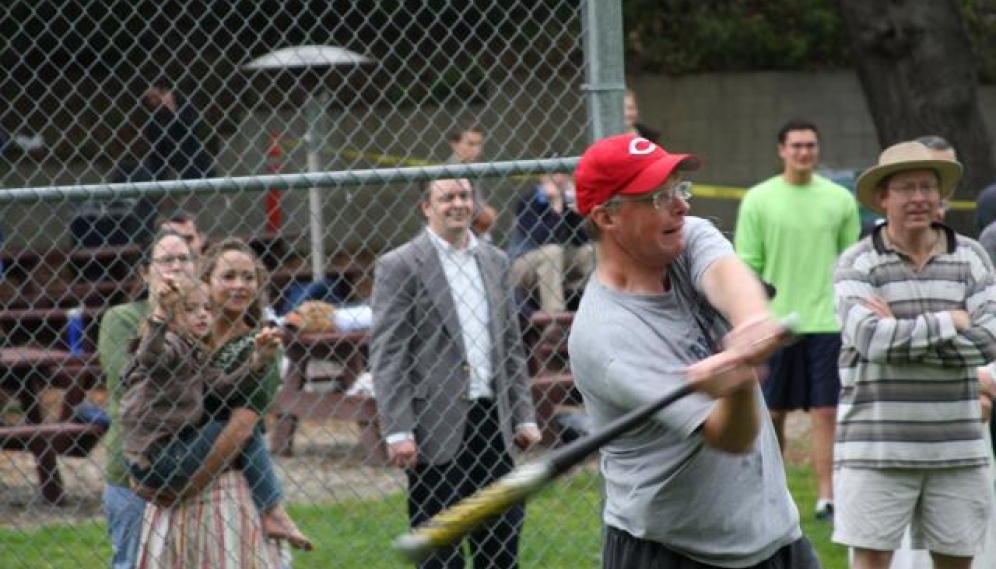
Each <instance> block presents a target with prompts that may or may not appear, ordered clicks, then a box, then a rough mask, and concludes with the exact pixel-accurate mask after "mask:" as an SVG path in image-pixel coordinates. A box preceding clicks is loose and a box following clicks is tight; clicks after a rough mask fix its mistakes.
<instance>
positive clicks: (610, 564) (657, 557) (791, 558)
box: [602, 526, 821, 569]
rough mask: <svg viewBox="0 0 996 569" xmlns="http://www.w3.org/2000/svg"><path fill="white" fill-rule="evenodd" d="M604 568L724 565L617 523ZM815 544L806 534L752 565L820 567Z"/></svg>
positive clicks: (608, 532)
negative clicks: (687, 553) (642, 536)
mask: <svg viewBox="0 0 996 569" xmlns="http://www.w3.org/2000/svg"><path fill="white" fill-rule="evenodd" d="M602 568H603V569H722V568H720V567H718V566H716V565H706V564H705V563H699V562H698V561H695V560H693V559H689V558H688V557H686V556H684V555H681V554H680V553H676V552H674V551H671V550H670V549H668V548H666V547H664V545H663V544H661V543H658V542H656V541H649V540H646V539H640V538H637V537H633V536H632V535H630V534H628V533H626V532H624V531H622V530H620V529H616V528H614V527H611V526H609V527H606V528H605V548H604V551H603V552H602ZM820 568H821V566H820V561H819V559H817V557H816V552H815V551H813V546H812V545H811V544H810V543H809V540H807V539H806V538H805V537H801V538H799V539H797V540H796V541H793V542H792V543H790V544H788V545H786V546H785V547H783V548H781V549H779V550H778V551H776V552H775V554H774V555H772V556H771V557H769V558H768V559H765V560H764V561H762V562H760V563H758V564H757V565H752V566H751V567H750V568H749V569H820Z"/></svg>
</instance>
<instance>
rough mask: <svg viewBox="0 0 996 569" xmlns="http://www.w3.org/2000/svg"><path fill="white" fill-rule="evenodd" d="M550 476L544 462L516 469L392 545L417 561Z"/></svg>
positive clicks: (508, 505)
mask: <svg viewBox="0 0 996 569" xmlns="http://www.w3.org/2000/svg"><path fill="white" fill-rule="evenodd" d="M553 477H554V472H553V470H552V469H551V468H550V464H549V463H548V462H546V461H540V462H535V463H530V464H526V465H523V466H521V467H519V468H516V469H515V470H513V471H512V472H509V473H508V474H507V475H505V476H504V477H502V478H501V479H499V480H498V481H497V482H495V483H494V484H492V485H490V486H488V487H486V488H483V489H481V490H479V491H478V492H476V493H475V494H473V495H472V496H470V497H469V498H467V499H466V500H464V501H462V502H460V503H459V504H456V505H455V506H452V507H451V508H449V509H447V510H444V511H443V512H440V513H439V514H437V515H436V516H434V517H433V518H432V519H430V520H429V521H427V522H426V523H424V524H422V525H421V526H419V527H417V528H415V529H414V530H412V531H411V532H410V533H408V534H405V535H403V536H401V537H400V538H398V540H397V541H395V542H394V548H395V549H396V550H397V551H398V552H400V553H401V554H402V555H403V556H404V557H406V558H407V559H408V560H410V561H414V562H418V561H422V560H424V559H425V558H427V557H428V556H429V555H431V554H432V552H433V550H435V549H436V548H439V547H443V546H446V545H450V544H452V543H455V542H456V541H459V540H460V538H462V537H463V536H465V535H467V534H468V533H470V532H471V531H473V530H474V529H476V528H477V527H479V526H480V525H482V524H483V523H484V522H486V521H487V520H488V519H490V518H492V517H494V516H496V515H498V514H500V513H502V512H504V511H505V510H507V509H508V508H509V507H511V506H512V505H513V504H516V503H518V502H521V501H523V500H525V499H526V497H528V496H529V495H530V494H533V493H535V492H536V491H537V490H539V489H540V488H542V487H543V486H545V485H546V483H547V482H549V481H550V479H552V478H553Z"/></svg>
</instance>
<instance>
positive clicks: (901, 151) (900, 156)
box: [856, 142, 962, 214]
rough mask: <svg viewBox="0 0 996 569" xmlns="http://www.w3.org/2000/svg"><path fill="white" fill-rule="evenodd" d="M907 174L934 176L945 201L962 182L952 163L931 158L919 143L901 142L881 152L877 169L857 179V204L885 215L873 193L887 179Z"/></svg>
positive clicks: (869, 169)
mask: <svg viewBox="0 0 996 569" xmlns="http://www.w3.org/2000/svg"><path fill="white" fill-rule="evenodd" d="M909 170H933V171H935V172H937V176H938V177H939V178H940V184H941V199H945V200H946V199H948V198H950V197H951V194H953V193H954V191H955V187H956V186H957V185H958V181H959V180H961V171H962V168H961V164H960V163H959V162H955V161H954V160H939V159H937V158H934V157H933V155H932V154H931V153H930V149H929V148H927V147H926V146H924V145H922V144H920V143H919V142H900V143H899V144H894V145H892V146H890V147H888V148H886V149H885V150H883V151H882V154H881V155H880V156H879V157H878V165H876V166H872V167H871V168H868V169H867V170H865V171H864V172H863V173H862V174H861V176H859V177H858V183H857V192H856V193H857V196H858V201H859V202H861V203H862V204H863V205H864V206H865V207H867V208H868V209H870V210H872V211H874V212H877V213H880V214H884V213H885V212H884V211H882V208H881V207H879V205H878V199H876V197H875V191H876V189H877V188H878V186H879V184H880V183H881V182H882V180H883V179H885V178H886V177H888V176H891V175H892V174H895V173H896V172H906V171H909Z"/></svg>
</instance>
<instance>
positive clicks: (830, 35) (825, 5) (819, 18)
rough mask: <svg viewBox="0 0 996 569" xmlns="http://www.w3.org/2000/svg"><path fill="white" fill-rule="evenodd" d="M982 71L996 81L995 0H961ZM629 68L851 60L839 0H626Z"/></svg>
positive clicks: (744, 67)
mask: <svg viewBox="0 0 996 569" xmlns="http://www.w3.org/2000/svg"><path fill="white" fill-rule="evenodd" d="M961 2H962V5H963V6H964V13H965V21H966V23H967V25H968V30H969V33H970V35H971V40H972V44H973V45H974V46H975V54H974V55H975V56H976V60H977V65H978V70H979V77H980V79H981V81H982V82H984V83H996V0H961ZM623 18H624V21H623V23H624V28H625V33H626V38H625V43H626V68H627V70H628V71H629V72H631V73H633V72H637V73H667V74H671V75H680V74H684V73H702V72H723V71H732V72H740V71H767V70H777V71H808V70H820V69H841V68H850V67H851V63H850V57H851V55H850V48H849V45H848V39H847V37H846V36H845V35H844V26H843V23H842V22H841V17H840V13H839V11H838V8H837V5H836V3H835V2H834V0H776V1H772V0H626V1H625V2H624V3H623Z"/></svg>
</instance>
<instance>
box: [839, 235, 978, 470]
mask: <svg viewBox="0 0 996 569" xmlns="http://www.w3.org/2000/svg"><path fill="white" fill-rule="evenodd" d="M884 228H885V226H884V225H882V226H879V227H878V228H876V229H875V231H874V232H873V233H872V234H871V235H870V236H868V237H866V238H865V239H862V240H861V241H859V242H858V243H856V244H855V245H854V246H852V247H851V248H850V249H848V250H847V251H845V252H844V254H843V255H841V257H840V259H839V260H838V263H837V268H836V272H835V275H834V304H835V309H836V312H837V318H838V319H839V320H840V324H841V329H842V331H841V336H842V340H843V345H842V347H841V353H840V380H841V394H840V404H839V406H838V408H837V433H836V442H835V445H834V463H835V465H836V466H847V467H853V468H949V467H957V466H976V465H985V464H987V463H988V449H987V446H986V444H985V440H984V438H983V424H982V423H981V421H980V418H981V408H980V405H979V400H978V393H979V389H978V380H977V378H976V375H975V368H976V367H977V366H983V365H986V364H987V363H988V362H990V361H993V360H994V359H996V286H994V280H993V269H992V264H991V263H990V260H989V257H988V255H987V254H986V252H985V250H984V249H983V248H982V246H981V245H979V243H978V242H976V241H974V240H972V239H969V238H967V237H964V236H961V235H958V234H956V233H955V232H954V231H953V230H952V229H950V228H948V227H946V226H944V225H941V224H935V226H934V229H935V231H937V232H938V237H939V240H938V246H937V247H935V249H934V251H933V253H932V255H931V257H930V258H929V260H927V261H926V263H925V264H924V265H923V266H922V267H920V268H917V266H916V265H915V263H914V262H913V261H912V260H911V259H910V258H909V257H908V256H907V255H905V254H904V253H903V252H901V251H898V250H896V249H895V248H894V247H892V246H891V245H890V244H889V243H888V241H887V238H886V232H885V231H884ZM872 297H878V298H880V299H882V300H884V301H885V302H886V303H888V305H889V308H890V310H891V311H892V314H893V315H894V317H892V318H880V317H879V316H878V315H877V314H875V313H874V312H873V311H872V310H870V309H869V308H867V307H866V306H865V305H864V304H863V303H862V302H861V301H862V300H863V299H868V298H872ZM951 310H965V311H967V312H968V313H969V314H970V315H971V318H972V326H971V327H970V328H969V329H967V330H964V331H962V332H960V333H959V332H958V331H957V330H956V329H955V327H954V323H953V320H952V318H951V315H950V314H949V312H948V311H951Z"/></svg>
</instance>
